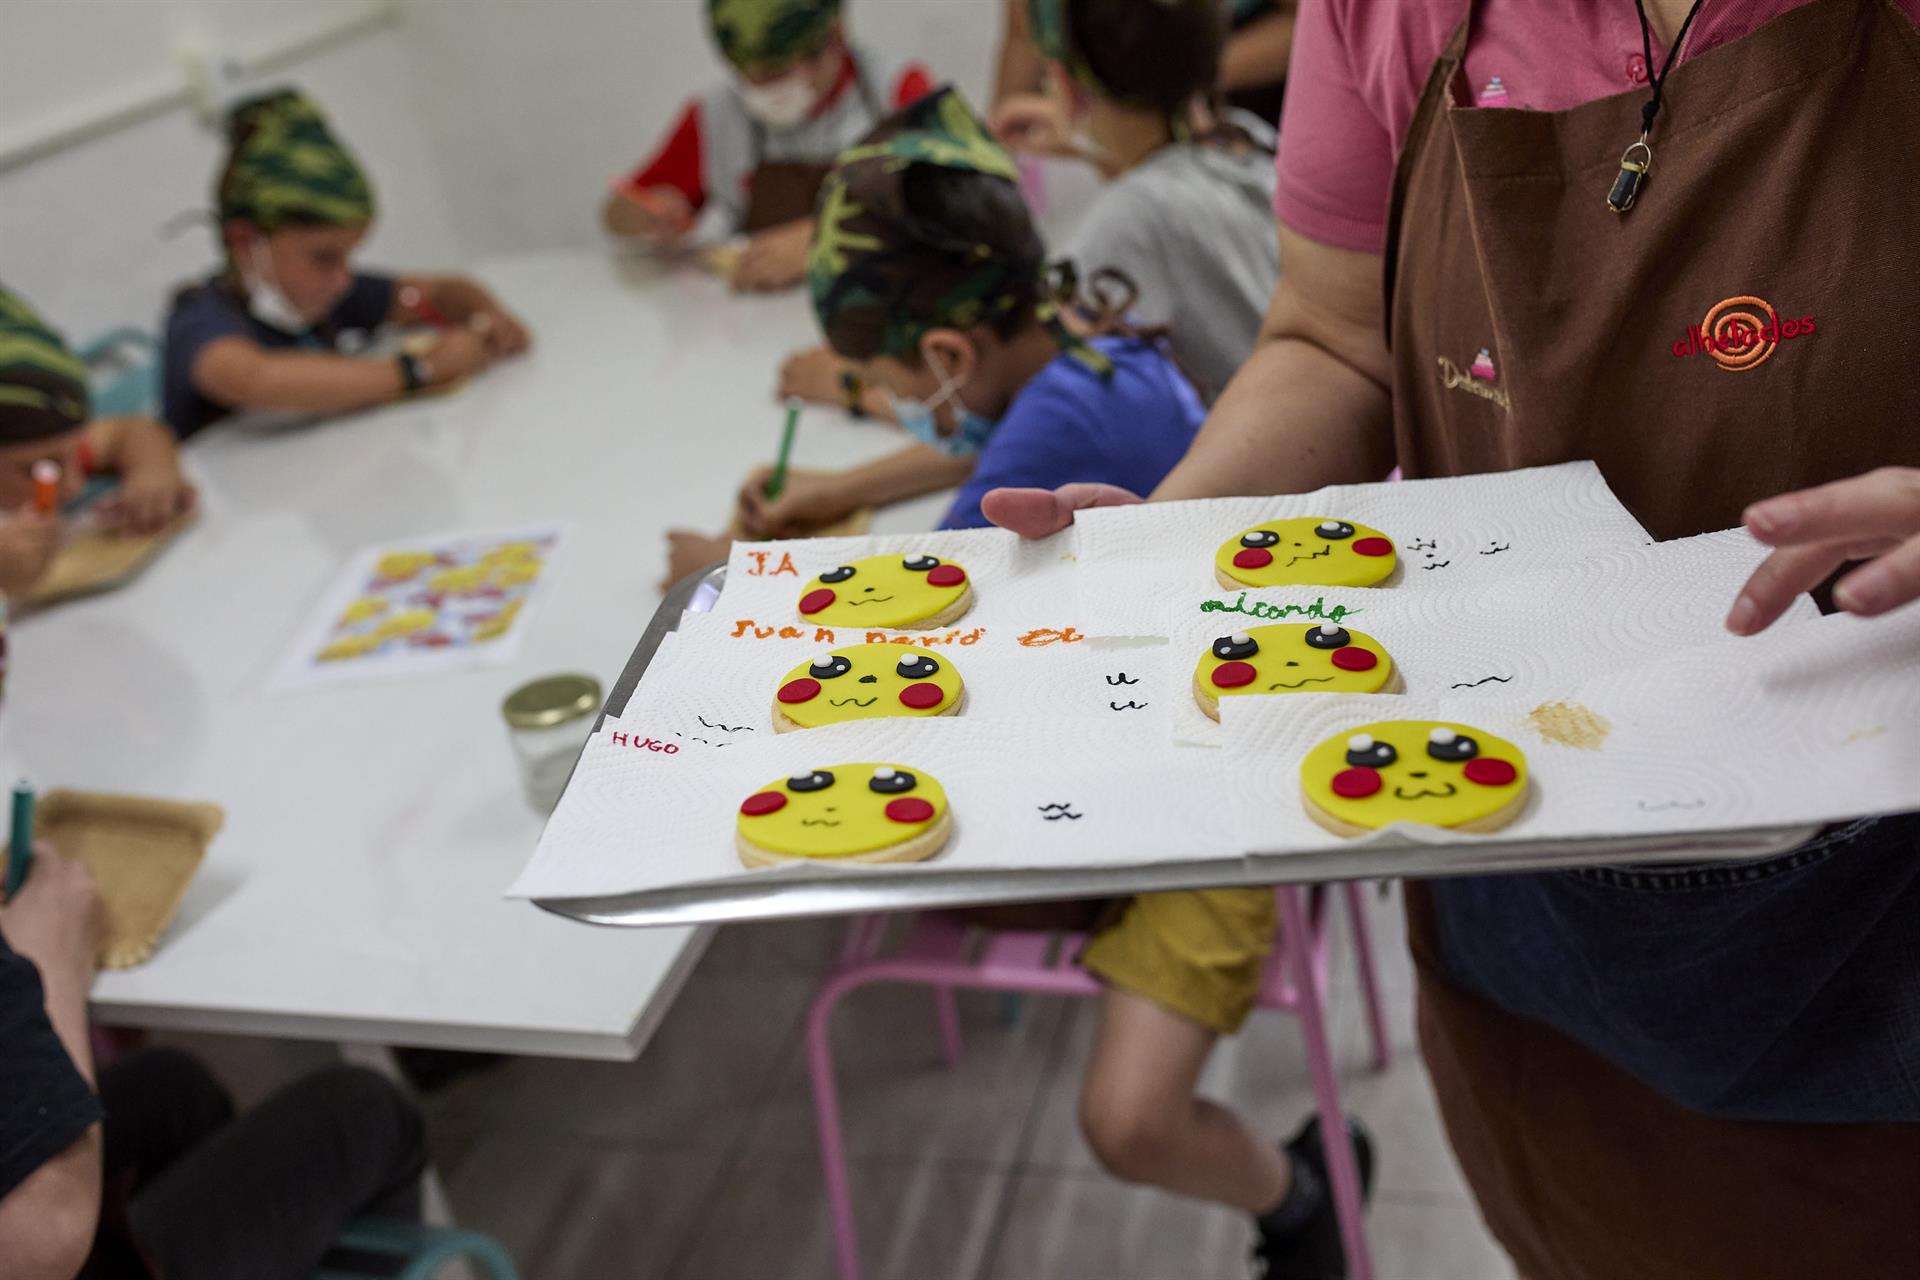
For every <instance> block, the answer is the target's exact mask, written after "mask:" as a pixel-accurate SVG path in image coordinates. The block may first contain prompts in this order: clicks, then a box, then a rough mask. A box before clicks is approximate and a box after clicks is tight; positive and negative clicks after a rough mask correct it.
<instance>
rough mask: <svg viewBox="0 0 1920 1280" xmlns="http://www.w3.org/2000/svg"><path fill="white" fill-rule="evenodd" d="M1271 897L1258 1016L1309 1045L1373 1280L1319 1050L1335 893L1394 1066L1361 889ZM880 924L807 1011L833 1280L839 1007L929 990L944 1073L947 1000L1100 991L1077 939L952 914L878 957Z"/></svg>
mask: <svg viewBox="0 0 1920 1280" xmlns="http://www.w3.org/2000/svg"><path fill="white" fill-rule="evenodd" d="M1274 893H1275V895H1276V896H1277V897H1278V899H1279V919H1280V937H1279V945H1278V946H1277V947H1276V948H1275V950H1274V953H1273V957H1272V959H1271V960H1270V961H1269V962H1268V965H1267V971H1266V974H1265V976H1264V978H1263V979H1262V981H1261V988H1260V997H1259V1000H1258V1004H1257V1007H1259V1008H1261V1009H1272V1010H1276V1011H1279V1012H1282V1013H1291V1014H1293V1015H1295V1016H1296V1017H1298V1018H1299V1019H1300V1028H1301V1031H1302V1033H1303V1034H1304V1035H1305V1037H1306V1051H1307V1063H1308V1067H1309V1070H1310V1071H1311V1073H1312V1075H1313V1090H1314V1094H1315V1096H1316V1098H1317V1100H1318V1102H1319V1110H1320V1116H1321V1127H1322V1130H1323V1132H1324V1133H1325V1134H1326V1135H1327V1136H1328V1140H1327V1143H1326V1151H1327V1170H1328V1173H1329V1175H1330V1176H1331V1179H1332V1182H1333V1196H1334V1205H1335V1207H1336V1209H1337V1210H1338V1212H1339V1217H1340V1233H1341V1240H1342V1243H1343V1244H1344V1245H1345V1246H1346V1253H1347V1274H1348V1276H1349V1278H1350V1280H1373V1261H1372V1257H1371V1255H1370V1254H1369V1252H1368V1250H1367V1237H1366V1227H1365V1206H1364V1203H1363V1200H1362V1196H1361V1191H1360V1172H1359V1166H1358V1164H1357V1163H1356V1161H1355V1158H1354V1152H1353V1145H1352V1144H1351V1143H1350V1142H1339V1141H1334V1140H1333V1135H1336V1134H1344V1133H1345V1132H1346V1124H1345V1120H1344V1116H1343V1112H1342V1111H1341V1107H1340V1085H1339V1081H1338V1079H1337V1078H1336V1077H1335V1074H1334V1069H1333V1053H1332V1049H1331V1046H1330V1045H1329V1044H1328V1041H1327V1016H1326V1000H1327V978H1328V972H1327V968H1328V966H1327V953H1328V940H1329V934H1330V926H1331V923H1332V921H1331V916H1332V911H1331V910H1330V909H1329V904H1330V902H1331V901H1332V897H1333V895H1334V894H1340V895H1342V896H1344V898H1345V899H1346V904H1347V913H1348V919H1349V921H1350V923H1351V926H1352V929H1353V943H1354V953H1355V955H1356V957H1357V958H1358V964H1359V976H1360V985H1361V991H1362V994H1363V996H1364V998H1365V1000H1366V1005H1367V1025H1368V1029H1369V1031H1370V1033H1371V1035H1372V1039H1373V1065H1374V1069H1375V1070H1378V1071H1384V1070H1386V1068H1387V1065H1388V1063H1389V1062H1390V1061H1391V1049H1390V1048H1389V1041H1388V1039H1387V1022H1386V1014H1385V1012H1384V1010H1383V1009H1382V1007H1381V1002H1380V990H1379V981H1378V975H1377V973H1376V970H1375V967H1374V955H1373V937H1372V933H1371V931H1370V929H1369V927H1368V922H1367V904H1366V895H1365V892H1364V890H1363V887H1362V886H1361V885H1358V884H1343V885H1315V886H1312V887H1311V888H1296V887H1291V886H1286V887H1281V888H1278V889H1276V890H1274ZM887 924H888V917H886V916H859V917H856V918H855V919H854V920H853V921H852V922H851V924H850V925H849V927H848V931H847V937H846V941H845V943H844V944H843V945H842V947H841V951H840V957H839V960H838V961H837V962H836V963H835V965H834V967H833V968H832V970H831V971H830V972H829V973H828V975H827V979H826V981H825V983H823V984H822V985H821V988H820V990H819V992H818V993H817V994H816V995H815V996H814V998H813V1003H812V1005H811V1006H810V1007H809V1008H808V1010H807V1071H808V1075H809V1077H810V1079H811V1082H812V1086H813V1108H814V1119H815V1122H816V1123H817V1125H818V1127H819V1133H820V1167H821V1171H822V1173H823V1174H825V1177H826V1184H827V1208H828V1212H829V1214H830V1215H831V1217H832V1220H833V1243H834V1252H835V1256H836V1258H837V1260H838V1263H839V1269H840V1280H860V1241H859V1236H858V1235H857V1234H856V1232H855V1229H854V1221H853V1194H852V1190H851V1188H850V1186H849V1185H848V1182H847V1159H846V1150H845V1147H844V1145H843V1143H842V1141H841V1135H840V1098H839V1092H838V1090H837V1088H836V1087H835V1084H834V1071H833V1046H832V1043H831V1040H830V1037H829V1034H828V1020H829V1019H830V1018H831V1017H832V1015H833V1010H834V1007H835V1006H836V1005H838V1004H839V1003H840V999H841V997H843V996H845V995H846V994H847V993H848V992H850V991H852V990H854V989H855V988H856V987H864V986H867V985H869V984H871V983H876V982H896V983H913V984H917V985H920V986H928V987H932V988H933V989H934V1011H935V1015H936V1017H937V1019H938V1023H939V1030H940V1046H941V1050H942V1054H943V1056H944V1057H945V1058H946V1061H947V1064H948V1065H949V1066H954V1065H957V1064H958V1063H959V1061H960V1052H961V1045H960V1019H959V1016H958V1014H957V1012H956V1009H955V1006H954V995H953V993H954V992H955V990H957V989H959V988H962V987H965V988H970V989H976V990H986V991H999V992H1020V993H1027V994H1032V995H1048V996H1078V997H1082V998H1085V997H1088V996H1096V995H1098V994H1100V990H1101V987H1100V983H1099V982H1098V981H1097V980H1096V979H1095V978H1094V977H1093V976H1092V975H1091V974H1089V973H1087V972H1086V971H1085V970H1084V969H1082V968H1080V966H1079V964H1078V963H1077V961H1078V957H1079V955H1080V950H1081V948H1082V947H1083V946H1085V945H1086V941H1087V939H1086V935H1084V934H1062V933H1054V932H1033V931H1025V930H995V931H988V932H985V934H984V937H982V931H981V930H978V929H975V928H973V927H971V926H969V925H967V924H966V923H965V922H964V921H962V920H960V919H959V918H957V917H955V916H951V915H946V914H943V913H939V912H931V913H927V914H923V915H920V916H917V917H914V918H913V919H912V921H911V924H910V926H909V929H908V933H907V936H906V938H905V940H904V941H903V942H902V943H901V945H900V946H899V947H898V948H897V949H896V950H894V951H893V952H892V953H890V954H889V955H887V956H884V957H883V956H881V955H880V954H879V950H880V946H881V942H882V940H883V937H884V935H885V933H886V931H887Z"/></svg>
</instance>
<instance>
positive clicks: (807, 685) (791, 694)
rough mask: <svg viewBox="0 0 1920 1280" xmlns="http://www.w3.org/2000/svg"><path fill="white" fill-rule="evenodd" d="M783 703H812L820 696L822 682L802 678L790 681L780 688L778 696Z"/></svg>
mask: <svg viewBox="0 0 1920 1280" xmlns="http://www.w3.org/2000/svg"><path fill="white" fill-rule="evenodd" d="M776 696H777V697H778V698H779V699H780V701H782V702H812V701H813V700H814V699H815V698H817V697H819V696H820V682H819V681H818V680H813V679H809V678H807V677H805V676H802V677H801V678H800V679H798V680H789V681H787V682H786V683H785V684H783V685H781V686H780V692H779V694H777V695H776Z"/></svg>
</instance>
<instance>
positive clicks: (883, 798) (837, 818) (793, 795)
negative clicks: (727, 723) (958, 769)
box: [734, 764, 953, 867]
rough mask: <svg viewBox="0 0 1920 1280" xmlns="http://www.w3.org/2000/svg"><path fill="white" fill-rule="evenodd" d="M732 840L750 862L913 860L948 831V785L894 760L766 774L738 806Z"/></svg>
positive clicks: (926, 854)
mask: <svg viewBox="0 0 1920 1280" xmlns="http://www.w3.org/2000/svg"><path fill="white" fill-rule="evenodd" d="M737 826H738V830H737V833H736V835H735V837H734V847H735V848H736V849H737V850H739V853H740V861H742V862H744V863H746V864H747V865H748V866H749V867H770V866H775V865H778V864H780V863H783V862H792V861H796V860H800V859H816V858H817V859H824V860H828V861H832V862H859V863H874V862H920V861H922V860H924V859H927V858H931V857H932V856H933V855H934V854H936V853H938V852H940V850H941V848H942V846H944V845H945V844H946V843H947V841H948V840H949V839H950V838H951V837H952V835H953V815H952V813H951V812H949V810H948V808H947V793H946V792H945V791H944V790H942V789H941V786H940V784H939V783H938V782H936V781H935V780H934V779H933V777H932V776H931V775H930V774H926V773H923V772H921V771H920V770H918V769H909V768H908V767H906V766H905V765H899V764H836V765H833V766H831V767H830V768H825V769H813V770H809V771H808V772H806V773H802V774H797V775H795V776H794V777H791V778H786V779H783V780H781V781H777V782H769V783H768V784H767V785H766V786H764V787H762V788H760V790H758V791H756V792H754V793H753V794H752V795H750V796H748V797H747V798H746V801H745V802H744V803H742V804H741V806H740V818H739V822H738V824H737Z"/></svg>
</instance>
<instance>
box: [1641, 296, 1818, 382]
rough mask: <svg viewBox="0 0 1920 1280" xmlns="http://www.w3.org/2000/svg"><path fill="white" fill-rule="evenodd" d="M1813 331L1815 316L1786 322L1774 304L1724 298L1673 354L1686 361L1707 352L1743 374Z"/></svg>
mask: <svg viewBox="0 0 1920 1280" xmlns="http://www.w3.org/2000/svg"><path fill="white" fill-rule="evenodd" d="M1812 332H1813V317H1812V316H1811V315H1805V316H1801V317H1800V318H1799V319H1798V320H1793V319H1787V320H1782V319H1781V318H1780V315H1779V313H1778V312H1776V311H1775V310H1774V309H1773V304H1772V303H1770V302H1768V301H1767V300H1766V299H1764V298H1755V297H1752V296H1749V295H1745V294H1743V295H1741V296H1740V297H1737V298H1723V299H1721V300H1720V301H1719V302H1716V303H1714V304H1713V307H1712V309H1710V310H1709V311H1708V312H1707V314H1706V317H1705V318H1704V319H1703V320H1701V321H1700V323H1699V324H1696V325H1689V326H1687V336H1686V337H1684V338H1682V339H1680V340H1679V341H1678V342H1676V343H1674V344H1673V354H1674V355H1676V356H1678V357H1680V358H1682V359H1685V358H1686V357H1687V356H1696V355H1699V354H1700V353H1701V352H1705V353H1707V354H1708V355H1710V356H1712V357H1713V360H1714V363H1715V364H1717V365H1719V366H1720V367H1721V368H1722V369H1726V370H1728V371H1730V372H1733V373H1743V372H1745V371H1746V370H1748V369H1757V368H1759V367H1760V366H1761V365H1763V364H1765V363H1766V362H1767V361H1768V360H1769V359H1771V358H1772V357H1773V353H1774V351H1775V349H1776V348H1778V347H1779V345H1780V344H1781V343H1782V342H1785V341H1786V340H1788V339H1789V338H1799V337H1804V336H1805V335H1807V334H1809V333H1812Z"/></svg>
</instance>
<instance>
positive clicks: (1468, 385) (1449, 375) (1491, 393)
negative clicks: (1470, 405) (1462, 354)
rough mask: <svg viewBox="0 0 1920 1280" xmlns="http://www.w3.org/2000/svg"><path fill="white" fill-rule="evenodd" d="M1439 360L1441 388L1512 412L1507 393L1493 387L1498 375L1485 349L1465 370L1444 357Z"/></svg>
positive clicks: (1490, 353) (1489, 353)
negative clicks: (1467, 395) (1491, 402)
mask: <svg viewBox="0 0 1920 1280" xmlns="http://www.w3.org/2000/svg"><path fill="white" fill-rule="evenodd" d="M1439 359H1440V385H1441V386H1443V387H1445V388H1446V389H1447V390H1449V391H1464V392H1466V393H1467V394H1469V395H1476V396H1479V397H1480V398H1481V399H1482V400H1491V401H1493V403H1495V404H1497V405H1499V406H1500V407H1501V408H1502V409H1506V410H1507V411H1508V412H1512V409H1513V406H1512V405H1511V404H1509V403H1508V402H1507V393H1506V392H1505V391H1502V390H1501V389H1500V388H1499V387H1496V386H1494V385H1493V384H1494V382H1495V381H1496V380H1497V379H1498V378H1499V374H1498V373H1497V372H1496V371H1495V370H1494V367H1493V353H1492V352H1491V351H1489V350H1487V348H1485V347H1482V348H1480V353H1479V354H1478V355H1476V356H1474V358H1473V363H1472V364H1470V365H1468V366H1467V367H1466V368H1465V369H1462V368H1461V367H1460V366H1459V365H1457V364H1455V363H1454V362H1453V361H1451V360H1449V359H1447V358H1446V357H1445V356H1441V357H1440V358H1439Z"/></svg>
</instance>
